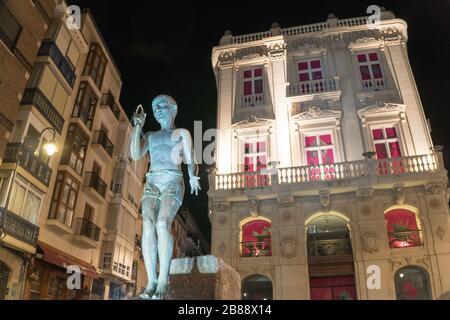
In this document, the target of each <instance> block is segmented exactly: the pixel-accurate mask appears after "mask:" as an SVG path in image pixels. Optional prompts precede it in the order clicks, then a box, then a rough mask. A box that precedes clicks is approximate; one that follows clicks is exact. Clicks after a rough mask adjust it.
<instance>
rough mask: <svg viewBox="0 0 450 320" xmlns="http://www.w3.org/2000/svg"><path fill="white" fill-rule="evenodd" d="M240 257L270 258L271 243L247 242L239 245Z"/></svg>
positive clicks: (268, 241) (267, 241)
mask: <svg viewBox="0 0 450 320" xmlns="http://www.w3.org/2000/svg"><path fill="white" fill-rule="evenodd" d="M240 248H241V257H270V256H272V242H271V241H270V240H266V241H247V242H241V243H240Z"/></svg>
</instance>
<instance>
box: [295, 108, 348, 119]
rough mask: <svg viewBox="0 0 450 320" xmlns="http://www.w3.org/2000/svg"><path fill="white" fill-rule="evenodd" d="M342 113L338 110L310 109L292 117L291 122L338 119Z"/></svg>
mask: <svg viewBox="0 0 450 320" xmlns="http://www.w3.org/2000/svg"><path fill="white" fill-rule="evenodd" d="M341 116H342V112H341V111H338V110H321V109H320V107H316V106H314V107H310V108H309V109H308V110H307V111H305V112H302V113H299V114H297V115H295V116H294V117H293V120H312V119H321V118H333V119H340V118H341Z"/></svg>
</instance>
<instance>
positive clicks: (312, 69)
mask: <svg viewBox="0 0 450 320" xmlns="http://www.w3.org/2000/svg"><path fill="white" fill-rule="evenodd" d="M312 61H319V63H320V68H312V67H311V62H312ZM300 63H306V64H307V69H306V70H300ZM296 67H297V68H296V70H297V81H298V82H300V83H303V82H309V81H319V80H323V79H324V78H325V77H324V65H323V61H322V59H321V58H320V57H311V58H308V59H301V60H297V61H296ZM317 71H320V72H321V74H322V76H321V78H320V79H313V78H312V74H313V72H317ZM300 74H308V78H309V80H301V79H300Z"/></svg>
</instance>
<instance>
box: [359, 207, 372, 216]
mask: <svg viewBox="0 0 450 320" xmlns="http://www.w3.org/2000/svg"><path fill="white" fill-rule="evenodd" d="M359 212H361V213H362V214H363V215H369V214H370V213H371V212H372V207H371V206H369V205H364V206H362V207H361V208H360V209H359Z"/></svg>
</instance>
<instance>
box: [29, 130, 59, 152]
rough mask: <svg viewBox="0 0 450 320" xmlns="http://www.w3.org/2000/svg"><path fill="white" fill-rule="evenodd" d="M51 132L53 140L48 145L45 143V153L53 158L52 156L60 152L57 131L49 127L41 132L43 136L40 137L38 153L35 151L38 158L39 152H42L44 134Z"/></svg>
mask: <svg viewBox="0 0 450 320" xmlns="http://www.w3.org/2000/svg"><path fill="white" fill-rule="evenodd" d="M47 130H49V131H51V132H52V135H53V136H52V139H51V140H50V141H48V142H46V143H44V145H43V146H42V149H44V151H45V153H46V154H47V155H48V156H49V157H51V156H52V155H54V154H55V153H56V152H58V147H57V146H56V132H55V129H53V128H51V127H47V128H45V129H44V130H42V131H41V134H40V135H39V144H38V146H37V148H36V151H34V155H35V156H36V157H38V156H39V152H40V151H39V150H40V146H41V138H42V136H43V134H44V132H45V131H47Z"/></svg>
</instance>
